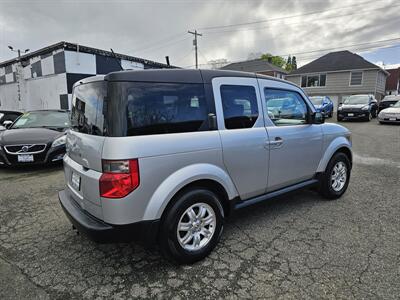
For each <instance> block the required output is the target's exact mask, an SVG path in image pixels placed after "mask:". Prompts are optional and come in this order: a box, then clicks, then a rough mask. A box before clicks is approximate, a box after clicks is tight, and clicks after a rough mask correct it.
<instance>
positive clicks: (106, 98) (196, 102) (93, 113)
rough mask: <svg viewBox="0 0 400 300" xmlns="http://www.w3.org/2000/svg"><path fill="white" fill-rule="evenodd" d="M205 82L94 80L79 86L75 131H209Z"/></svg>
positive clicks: (111, 133) (74, 106) (133, 133)
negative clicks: (108, 81) (109, 81)
mask: <svg viewBox="0 0 400 300" xmlns="http://www.w3.org/2000/svg"><path fill="white" fill-rule="evenodd" d="M208 113H209V109H208V105H207V102H206V99H205V95H204V86H203V84H190V83H185V84H181V83H155V82H111V83H108V84H107V82H94V83H87V84H82V85H79V86H76V87H75V89H74V94H73V98H72V127H73V130H76V131H79V132H83V133H87V134H92V135H104V136H138V135H152V134H168V133H180V132H195V131H204V130H208V128H209V127H208V118H207V115H208Z"/></svg>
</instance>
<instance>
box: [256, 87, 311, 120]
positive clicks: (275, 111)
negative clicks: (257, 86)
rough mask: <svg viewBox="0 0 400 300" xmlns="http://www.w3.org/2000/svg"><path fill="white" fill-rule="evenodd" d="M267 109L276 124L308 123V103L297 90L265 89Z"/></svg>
mask: <svg viewBox="0 0 400 300" xmlns="http://www.w3.org/2000/svg"><path fill="white" fill-rule="evenodd" d="M264 95H265V104H266V110H267V112H268V116H269V118H270V119H271V120H272V122H274V124H275V125H276V126H285V125H300V124H306V123H307V105H306V103H305V102H304V100H303V98H302V97H301V96H300V95H299V94H298V93H296V92H292V91H284V90H275V89H267V88H266V89H264Z"/></svg>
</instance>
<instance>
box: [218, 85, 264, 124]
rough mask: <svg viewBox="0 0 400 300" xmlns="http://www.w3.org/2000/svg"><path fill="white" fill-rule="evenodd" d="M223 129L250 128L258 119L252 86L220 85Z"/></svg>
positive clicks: (254, 92) (255, 98)
mask: <svg viewBox="0 0 400 300" xmlns="http://www.w3.org/2000/svg"><path fill="white" fill-rule="evenodd" d="M221 100H222V107H223V111H224V119H225V128H227V129H238V128H251V127H253V125H254V123H255V122H256V120H257V118H258V106H257V96H256V90H255V88H254V87H253V86H244V85H221Z"/></svg>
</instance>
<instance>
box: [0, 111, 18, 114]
mask: <svg viewBox="0 0 400 300" xmlns="http://www.w3.org/2000/svg"><path fill="white" fill-rule="evenodd" d="M0 113H2V114H23V113H22V112H20V111H16V110H0Z"/></svg>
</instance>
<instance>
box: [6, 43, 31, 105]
mask: <svg viewBox="0 0 400 300" xmlns="http://www.w3.org/2000/svg"><path fill="white" fill-rule="evenodd" d="M8 49H10V50H11V51H13V52H17V53H18V64H19V66H21V67H22V64H21V49H17V50H15V49H14V48H13V47H12V46H8ZM28 51H29V49H25V51H24V53H26V52H28ZM20 75H21V74H20V70H19V68H16V76H15V79H16V81H17V93H18V103H19V106H21V76H20Z"/></svg>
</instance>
